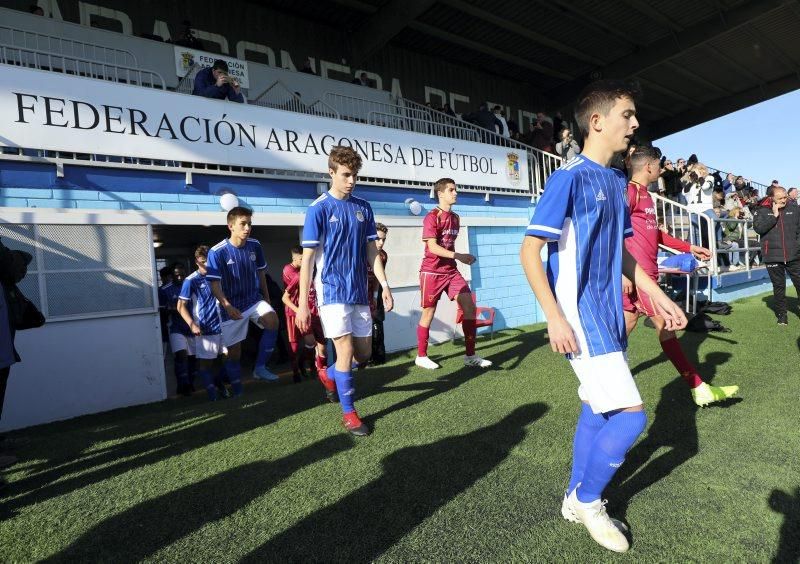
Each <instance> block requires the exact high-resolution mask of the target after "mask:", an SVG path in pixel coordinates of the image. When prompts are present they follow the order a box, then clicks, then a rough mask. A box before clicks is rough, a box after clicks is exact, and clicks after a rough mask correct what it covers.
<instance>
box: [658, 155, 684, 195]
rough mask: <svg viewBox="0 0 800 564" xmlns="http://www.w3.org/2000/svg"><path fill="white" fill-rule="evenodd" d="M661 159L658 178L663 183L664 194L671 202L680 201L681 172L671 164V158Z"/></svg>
mask: <svg viewBox="0 0 800 564" xmlns="http://www.w3.org/2000/svg"><path fill="white" fill-rule="evenodd" d="M662 161H663V165H662V166H661V176H660V178H661V180H662V181H663V185H664V196H665V197H667V198H669V199H670V200H672V201H673V202H678V203H680V198H681V192H682V189H683V187H682V186H681V173H680V172H678V171H677V170H676V169H675V165H673V164H672V161H671V160H669V159H667V158H663V159H662Z"/></svg>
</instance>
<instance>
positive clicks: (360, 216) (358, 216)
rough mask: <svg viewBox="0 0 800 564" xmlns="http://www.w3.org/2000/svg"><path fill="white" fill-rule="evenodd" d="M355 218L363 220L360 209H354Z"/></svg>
mask: <svg viewBox="0 0 800 564" xmlns="http://www.w3.org/2000/svg"><path fill="white" fill-rule="evenodd" d="M356 219H357V220H358V221H364V214H363V213H362V212H361V210H356Z"/></svg>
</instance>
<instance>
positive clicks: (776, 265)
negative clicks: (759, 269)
mask: <svg viewBox="0 0 800 564" xmlns="http://www.w3.org/2000/svg"><path fill="white" fill-rule="evenodd" d="M767 272H768V273H769V279H770V280H771V281H772V295H773V296H774V297H775V315H776V316H777V317H783V316H784V315H786V275H787V274H788V275H789V278H791V279H792V284H794V288H795V291H797V292H800V259H795V260H791V261H789V262H768V263H767Z"/></svg>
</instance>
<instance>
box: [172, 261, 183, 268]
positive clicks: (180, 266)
mask: <svg viewBox="0 0 800 564" xmlns="http://www.w3.org/2000/svg"><path fill="white" fill-rule="evenodd" d="M171 268H172V270H175V269H176V268H182V269H183V270H186V265H185V264H183V263H182V262H180V261H175V262H173V263H172V267H171Z"/></svg>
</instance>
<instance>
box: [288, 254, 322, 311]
mask: <svg viewBox="0 0 800 564" xmlns="http://www.w3.org/2000/svg"><path fill="white" fill-rule="evenodd" d="M283 283H284V284H285V286H286V288H285V289H286V291H287V292H289V299H290V300H291V302H292V303H293V304H294V305H297V303H298V301H299V300H300V269H299V268H295V267H294V266H293V265H292V263H289V264H287V265H286V266H284V267H283ZM308 309H309V311H310V312H311V313H313V314H316V313H317V293H316V291H315V290H314V286H313V284H312V285H311V287H310V288H309V289H308ZM284 311H285V312H286V317H294V316H295V313H294V311H293V310H292V309H291V308H290V307H288V306H284Z"/></svg>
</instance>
